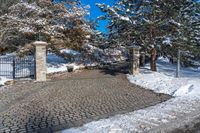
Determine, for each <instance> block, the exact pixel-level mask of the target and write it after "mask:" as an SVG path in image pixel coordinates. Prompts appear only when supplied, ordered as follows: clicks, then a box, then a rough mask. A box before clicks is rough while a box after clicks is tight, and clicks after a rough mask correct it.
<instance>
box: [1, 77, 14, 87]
mask: <svg viewBox="0 0 200 133" xmlns="http://www.w3.org/2000/svg"><path fill="white" fill-rule="evenodd" d="M10 80H12V79H8V78H5V77H0V86H2V85H5V83H6V82H7V81H10Z"/></svg>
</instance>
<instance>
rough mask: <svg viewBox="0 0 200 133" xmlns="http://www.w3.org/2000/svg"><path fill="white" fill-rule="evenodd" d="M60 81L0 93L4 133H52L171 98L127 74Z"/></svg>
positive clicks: (94, 74) (83, 74) (86, 75)
mask: <svg viewBox="0 0 200 133" xmlns="http://www.w3.org/2000/svg"><path fill="white" fill-rule="evenodd" d="M60 78H61V79H62V80H53V81H49V82H46V83H32V82H30V83H26V84H17V85H15V86H11V87H7V88H5V89H4V90H3V91H0V133H18V132H19V133H23V132H36V133H51V132H54V131H58V130H62V129H66V128H70V127H74V126H81V125H82V124H84V123H87V122H90V121H94V120H98V119H101V118H107V117H109V116H112V115H115V114H119V113H125V112H129V111H133V110H137V109H140V108H144V107H147V106H151V105H155V104H157V103H160V102H163V101H165V100H167V99H169V98H170V96H167V95H162V94H155V93H153V92H152V91H149V90H144V89H141V88H140V87H138V86H135V85H132V84H130V83H129V82H128V81H127V79H126V75H124V74H116V73H107V72H106V71H101V70H88V71H84V72H81V73H77V74H72V75H70V76H64V75H62V76H60Z"/></svg>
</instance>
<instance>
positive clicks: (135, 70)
mask: <svg viewBox="0 0 200 133" xmlns="http://www.w3.org/2000/svg"><path fill="white" fill-rule="evenodd" d="M129 50H130V60H131V62H130V63H131V64H130V65H131V68H130V69H131V70H130V72H131V74H133V75H137V74H139V72H140V49H139V47H131V48H129Z"/></svg>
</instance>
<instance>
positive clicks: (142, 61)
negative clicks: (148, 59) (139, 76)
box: [140, 53, 145, 67]
mask: <svg viewBox="0 0 200 133" xmlns="http://www.w3.org/2000/svg"><path fill="white" fill-rule="evenodd" d="M144 66H145V53H141V55H140V67H144Z"/></svg>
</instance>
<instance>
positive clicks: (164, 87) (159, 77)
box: [61, 58, 200, 133]
mask: <svg viewBox="0 0 200 133" xmlns="http://www.w3.org/2000/svg"><path fill="white" fill-rule="evenodd" d="M148 68H149V65H147V66H146V67H145V68H143V69H141V74H139V75H137V76H135V77H134V76H132V75H127V78H128V79H129V80H130V82H131V83H134V84H137V85H140V86H143V87H144V88H146V89H151V90H154V91H155V92H158V93H166V94H170V95H172V96H175V97H174V98H172V99H170V100H168V101H166V102H163V103H161V104H158V105H155V106H152V107H148V108H145V109H141V110H137V111H134V112H130V113H127V114H122V115H116V116H113V117H110V118H108V119H102V120H99V121H95V122H90V123H88V124H85V125H83V126H82V127H79V128H71V129H67V130H64V131H61V132H62V133H83V132H84V133H94V132H95V133H129V132H163V131H164V130H165V131H170V130H173V129H174V128H179V127H183V126H184V124H188V123H190V122H192V121H193V120H194V119H195V117H197V116H199V113H200V111H199V108H200V70H198V69H192V68H191V69H189V68H187V69H185V68H184V69H182V70H181V78H175V76H174V75H175V68H176V66H175V65H171V64H170V63H169V62H168V60H167V59H164V58H160V59H159V60H158V72H152V71H150V70H149V69H148Z"/></svg>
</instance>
